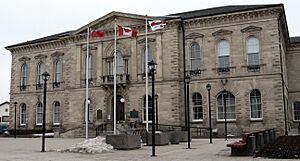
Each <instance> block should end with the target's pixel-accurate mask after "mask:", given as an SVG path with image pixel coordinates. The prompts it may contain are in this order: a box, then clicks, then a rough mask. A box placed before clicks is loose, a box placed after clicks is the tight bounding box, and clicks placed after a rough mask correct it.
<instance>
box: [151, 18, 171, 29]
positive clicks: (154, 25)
mask: <svg viewBox="0 0 300 161" xmlns="http://www.w3.org/2000/svg"><path fill="white" fill-rule="evenodd" d="M148 23H149V25H150V27H151V30H152V31H155V30H159V29H163V28H165V26H166V25H167V24H166V22H165V21H162V20H154V21H149V22H148Z"/></svg>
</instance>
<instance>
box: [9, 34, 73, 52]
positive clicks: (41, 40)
mask: <svg viewBox="0 0 300 161" xmlns="http://www.w3.org/2000/svg"><path fill="white" fill-rule="evenodd" d="M72 32H73V31H67V32H62V33H59V34H55V35H51V36H46V37H43V38H39V39H35V40H31V41H26V42H23V43H19V44H15V45H11V46H7V47H5V48H6V49H8V48H12V47H16V46H21V45H29V44H34V43H39V42H45V41H51V40H57V39H59V38H62V37H67V36H70V35H71V33H72Z"/></svg>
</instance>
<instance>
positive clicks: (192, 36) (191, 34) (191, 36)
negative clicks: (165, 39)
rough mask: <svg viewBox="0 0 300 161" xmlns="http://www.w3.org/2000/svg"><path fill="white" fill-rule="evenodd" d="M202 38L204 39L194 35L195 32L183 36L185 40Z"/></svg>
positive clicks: (199, 35)
mask: <svg viewBox="0 0 300 161" xmlns="http://www.w3.org/2000/svg"><path fill="white" fill-rule="evenodd" d="M203 37H204V35H203V34H200V33H196V32H193V33H190V34H188V35H186V36H185V38H186V39H197V38H203Z"/></svg>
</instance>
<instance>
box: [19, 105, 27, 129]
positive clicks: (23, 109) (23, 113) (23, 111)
mask: <svg viewBox="0 0 300 161" xmlns="http://www.w3.org/2000/svg"><path fill="white" fill-rule="evenodd" d="M20 125H21V126H24V125H26V105H24V104H23V105H22V106H21V109H20Z"/></svg>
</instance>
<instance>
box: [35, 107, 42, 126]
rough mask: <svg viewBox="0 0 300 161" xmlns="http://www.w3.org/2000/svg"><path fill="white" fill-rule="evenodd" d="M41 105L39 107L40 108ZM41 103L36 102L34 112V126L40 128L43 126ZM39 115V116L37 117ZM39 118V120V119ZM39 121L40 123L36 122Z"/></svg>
mask: <svg viewBox="0 0 300 161" xmlns="http://www.w3.org/2000/svg"><path fill="white" fill-rule="evenodd" d="M40 105H41V106H40ZM39 108H41V112H39V111H38V110H39ZM43 108H44V107H43V103H41V102H38V104H37V106H36V111H35V125H36V126H41V125H43V112H44V111H43V110H44V109H43ZM39 115H40V116H39ZM39 117H40V118H39ZM39 119H41V122H38V120H39Z"/></svg>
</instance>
